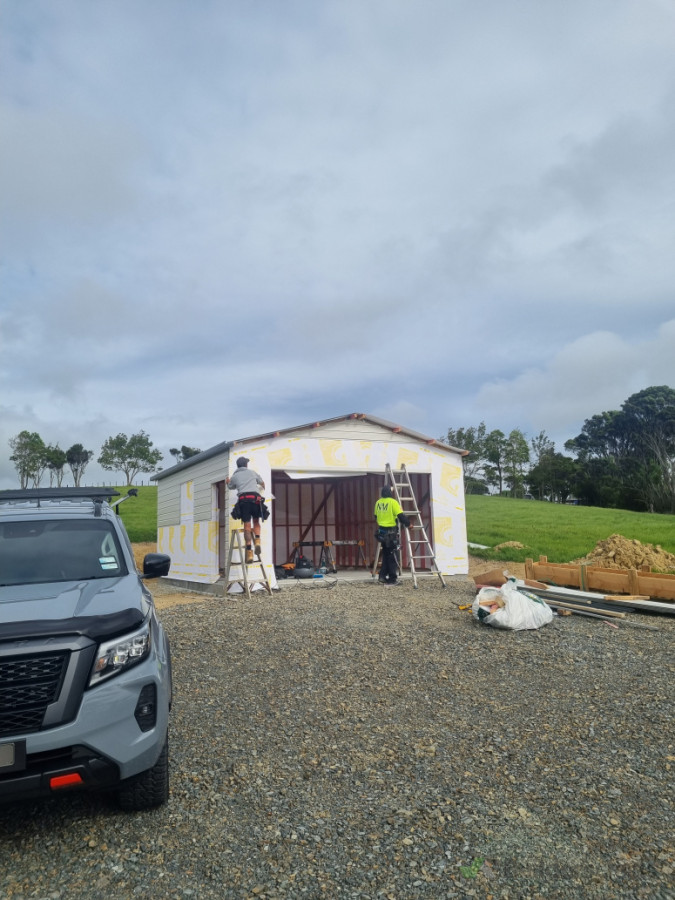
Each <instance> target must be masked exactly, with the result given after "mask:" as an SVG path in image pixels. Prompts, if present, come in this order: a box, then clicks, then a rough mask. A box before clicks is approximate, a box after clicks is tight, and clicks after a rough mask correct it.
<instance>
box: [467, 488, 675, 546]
mask: <svg viewBox="0 0 675 900" xmlns="http://www.w3.org/2000/svg"><path fill="white" fill-rule="evenodd" d="M466 526H467V535H468V539H469V541H470V542H472V543H476V544H486V545H487V546H488V547H489V548H492V547H494V546H496V545H497V544H501V543H503V542H504V541H519V542H520V543H521V544H524V545H525V547H526V549H525V550H517V549H514V548H513V547H507V548H506V549H505V550H502V551H499V552H495V551H494V550H492V549H488V550H474V549H473V548H472V550H471V553H472V554H473V555H475V556H481V557H484V558H485V559H495V560H514V561H520V562H522V561H523V560H525V559H527V558H528V557H531V558H533V559H535V560H536V559H538V558H539V556H548V558H549V560H550V561H551V562H569V561H570V560H572V559H579V558H580V557H582V556H585V555H586V554H587V553H589V552H590V551H591V550H593V548H594V547H595V545H596V544H597V542H598V541H601V540H604V539H605V538H607V537H609V536H610V534H621V535H623V537H625V538H629V539H635V540H638V541H640V542H641V543H643V544H654V545H657V544H658V545H660V546H661V547H662V548H663V549H664V550H666V551H668V552H669V553H675V517H673V516H664V515H655V514H653V513H636V512H628V511H627V510H622V509H600V508H598V507H595V506H566V505H563V504H560V503H546V502H544V501H539V500H512V499H511V498H510V497H481V496H476V495H469V496H468V497H467V498H466Z"/></svg>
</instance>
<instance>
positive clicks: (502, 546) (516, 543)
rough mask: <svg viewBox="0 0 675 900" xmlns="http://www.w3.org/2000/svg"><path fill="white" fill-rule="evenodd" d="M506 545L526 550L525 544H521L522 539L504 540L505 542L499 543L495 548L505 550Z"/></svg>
mask: <svg viewBox="0 0 675 900" xmlns="http://www.w3.org/2000/svg"><path fill="white" fill-rule="evenodd" d="M506 547H512V548H513V549H514V550H525V549H526V548H525V544H521V543H520V541H504V543H503V544H497V546H496V547H495V550H504V549H506Z"/></svg>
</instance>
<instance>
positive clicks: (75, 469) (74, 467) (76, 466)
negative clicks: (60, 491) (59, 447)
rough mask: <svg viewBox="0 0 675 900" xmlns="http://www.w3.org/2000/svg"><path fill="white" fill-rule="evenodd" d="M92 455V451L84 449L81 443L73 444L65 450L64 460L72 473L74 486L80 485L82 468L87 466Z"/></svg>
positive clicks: (82, 473)
mask: <svg viewBox="0 0 675 900" xmlns="http://www.w3.org/2000/svg"><path fill="white" fill-rule="evenodd" d="M93 455H94V451H93V450H85V449H84V447H83V446H82V444H73V446H72V447H69V448H68V449H67V450H66V461H67V463H68V467H69V468H70V471H71V473H72V475H73V481H74V482H75V487H79V486H80V482H81V481H82V476H83V475H84V470H85V469H86V468H87V465H88V463H89V461H90V459H91V458H92V457H93Z"/></svg>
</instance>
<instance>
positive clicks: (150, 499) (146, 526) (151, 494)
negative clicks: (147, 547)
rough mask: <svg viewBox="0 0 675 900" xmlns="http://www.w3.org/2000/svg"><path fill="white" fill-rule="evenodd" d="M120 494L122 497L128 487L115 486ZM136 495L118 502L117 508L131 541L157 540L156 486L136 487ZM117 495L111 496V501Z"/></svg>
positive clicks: (116, 498)
mask: <svg viewBox="0 0 675 900" xmlns="http://www.w3.org/2000/svg"><path fill="white" fill-rule="evenodd" d="M115 490H116V491H119V493H120V496H122V497H124V496H125V494H126V493H127V491H128V490H129V488H127V487H117V488H115ZM136 490H137V491H138V497H130V498H129V499H128V500H124V502H123V503H120V505H119V507H118V509H119V514H120V518H121V519H122V521H123V522H124V527H125V528H126V530H127V534H128V535H129V540H130V541H132V542H133V543H140V542H141V541H156V540H157V488H156V487H155V485H149V486H148V485H146V486H145V487H138V488H136ZM115 500H119V497H113V502H114V501H115Z"/></svg>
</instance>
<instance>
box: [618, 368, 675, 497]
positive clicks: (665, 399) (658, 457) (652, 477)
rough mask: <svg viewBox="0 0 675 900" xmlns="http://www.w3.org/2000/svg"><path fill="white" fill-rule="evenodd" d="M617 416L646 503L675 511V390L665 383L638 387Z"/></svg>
mask: <svg viewBox="0 0 675 900" xmlns="http://www.w3.org/2000/svg"><path fill="white" fill-rule="evenodd" d="M618 419H619V423H620V425H621V427H622V429H623V431H624V434H625V436H626V440H627V441H628V442H629V444H630V447H631V450H632V454H633V456H634V457H635V462H636V463H637V466H636V472H635V474H636V475H637V483H636V487H637V488H638V490H639V492H640V493H641V496H642V499H643V500H644V502H645V505H646V506H647V508H648V509H650V510H652V511H654V510H659V511H661V512H671V513H672V512H675V391H674V390H673V389H672V388H670V387H667V386H666V385H661V386H660V387H649V388H645V390H643V391H638V393H637V394H633V395H632V396H630V397H629V398H628V400H626V401H625V402H624V403H623V404H622V406H621V412H620V414H619V417H618Z"/></svg>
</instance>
